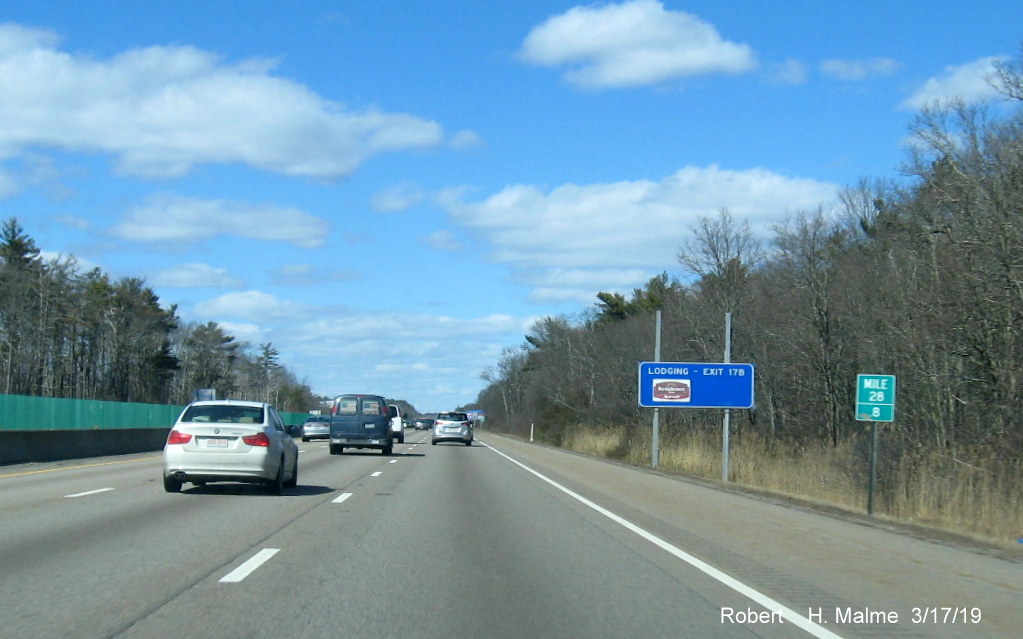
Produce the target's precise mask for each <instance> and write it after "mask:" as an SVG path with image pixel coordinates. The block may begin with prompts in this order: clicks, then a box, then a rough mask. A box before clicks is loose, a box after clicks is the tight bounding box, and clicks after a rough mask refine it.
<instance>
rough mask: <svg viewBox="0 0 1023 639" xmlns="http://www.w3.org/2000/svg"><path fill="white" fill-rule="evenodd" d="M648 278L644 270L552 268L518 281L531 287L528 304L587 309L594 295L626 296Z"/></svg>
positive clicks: (519, 278) (593, 300)
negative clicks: (573, 304) (572, 305)
mask: <svg viewBox="0 0 1023 639" xmlns="http://www.w3.org/2000/svg"><path fill="white" fill-rule="evenodd" d="M664 270H668V269H664ZM650 276H651V275H650V271H649V270H646V269H629V268H551V269H540V270H536V271H529V272H526V273H524V274H522V275H521V276H520V277H518V278H517V279H518V280H520V281H521V282H522V283H523V284H525V285H527V286H530V287H532V290H531V292H530V294H529V300H530V301H531V302H535V303H537V304H545V303H561V302H577V303H579V304H583V305H587V306H590V305H592V304H593V303H594V302H595V301H596V297H597V293H599V292H601V291H610V292H615V293H623V294H624V293H629V292H631V291H632V289H633V288H636V287H637V285H638V283H640V282H645V281H647V280H648V279H649V278H650Z"/></svg>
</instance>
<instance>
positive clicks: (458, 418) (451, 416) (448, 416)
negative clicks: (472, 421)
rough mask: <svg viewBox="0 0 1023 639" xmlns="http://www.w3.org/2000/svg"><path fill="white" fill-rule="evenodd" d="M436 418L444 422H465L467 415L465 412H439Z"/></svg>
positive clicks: (467, 418)
mask: <svg viewBox="0 0 1023 639" xmlns="http://www.w3.org/2000/svg"><path fill="white" fill-rule="evenodd" d="M437 419H442V420H444V421H446V422H467V421H469V416H468V415H466V414H465V413H441V414H440V415H437Z"/></svg>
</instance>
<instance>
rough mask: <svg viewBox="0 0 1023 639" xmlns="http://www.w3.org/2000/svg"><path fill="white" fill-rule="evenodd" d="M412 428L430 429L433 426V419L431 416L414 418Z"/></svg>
mask: <svg viewBox="0 0 1023 639" xmlns="http://www.w3.org/2000/svg"><path fill="white" fill-rule="evenodd" d="M412 428H414V429H416V430H430V429H431V428H433V420H432V419H430V418H429V417H420V418H419V419H416V420H413V422H412Z"/></svg>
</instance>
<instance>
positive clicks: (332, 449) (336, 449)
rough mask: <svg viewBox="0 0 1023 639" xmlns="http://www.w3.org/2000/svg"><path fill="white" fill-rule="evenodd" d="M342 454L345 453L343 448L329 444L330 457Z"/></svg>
mask: <svg viewBox="0 0 1023 639" xmlns="http://www.w3.org/2000/svg"><path fill="white" fill-rule="evenodd" d="M343 452H345V447H344V446H338V445H337V444H331V445H330V454H331V455H340V454H341V453H343Z"/></svg>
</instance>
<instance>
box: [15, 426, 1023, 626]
mask: <svg viewBox="0 0 1023 639" xmlns="http://www.w3.org/2000/svg"><path fill="white" fill-rule="evenodd" d="M480 440H482V441H480ZM405 441H406V443H405V444H399V445H396V446H395V454H394V455H392V456H389V457H388V456H382V455H380V454H379V453H377V452H375V451H374V452H366V453H365V454H363V453H360V452H358V451H356V452H353V453H351V454H345V455H343V456H330V455H329V454H328V452H327V449H326V443H325V442H316V441H313V442H309V443H303V444H300V445H299V446H300V449H301V451H302V452H301V454H300V458H299V459H300V466H299V468H300V471H299V485H298V487H297V488H294V489H288V490H285V494H284V495H282V496H270V495H266V494H265V493H264V492H263V491H262V489H261V488H260V487H256V486H246V485H239V484H211V485H208V486H205V487H202V488H197V487H192V486H186V487H185V489H184V491H183V492H182V493H180V494H168V493H165V492H164V490H163V487H162V484H161V479H160V469H161V460H160V456H159V454H142V455H126V456H119V457H106V458H99V459H83V460H76V461H71V462H60V463H52V464H31V465H14V466H0V637H3V638H4V639H22V638H24V639H40V638H49V637H53V638H55V639H56V638H65V637H69V638H79V637H80V638H83V639H89V638H93V637H104V638H105V637H117V638H157V637H159V638H171V639H189V638H196V639H199V638H203V639H206V638H210V637H217V638H230V637H238V638H247V639H250V638H257V637H289V638H292V639H294V638H306V637H309V638H313V637H315V638H329V637H486V638H491V637H493V638H499V637H509V638H512V637H514V638H523V637H526V638H531V639H539V638H546V637H573V638H584V637H628V638H642V637H675V638H702V637H708V638H710V637H713V638H718V637H725V638H730V637H744V638H749V637H764V638H787V637H794V638H796V637H817V638H820V639H832V638H834V637H842V638H845V639H852V638H872V637H897V638H913V637H921V638H931V637H939V638H944V637H963V638H966V637H971V638H972V637H998V638H1009V637H1019V636H1021V635H1023V606H1021V602H1023V564H1021V563H1019V559H1018V556H1014V555H1012V554H1010V553H1005V554H1002V553H998V552H995V551H990V550H987V551H985V550H983V549H981V548H971V547H967V546H964V545H960V544H956V543H953V542H950V541H941V540H940V539H927V538H922V537H921V536H920V535H914V534H910V533H909V532H907V531H905V530H903V529H900V528H898V527H895V526H892V525H868V524H866V523H864V522H863V521H862V520H861V519H858V518H855V517H843V516H839V515H835V514H827V513H823V512H819V511H818V510H815V509H810V508H807V507H799V506H794V505H792V504H787V503H785V502H783V501H781V500H778V499H772V498H766V497H758V496H752V495H746V494H742V493H739V492H735V491H728V490H721V489H718V488H715V487H713V486H708V485H702V484H700V483H694V482H689V481H684V480H681V479H679V478H674V477H669V476H666V475H663V474H660V473H657V472H652V471H649V470H644V469H636V468H631V467H627V466H624V465H620V464H615V463H609V462H606V461H601V460H596V459H592V458H589V457H585V456H582V455H577V454H572V453H566V452H564V451H559V450H555V449H550V448H546V447H542V446H538V445H533V444H528V443H525V442H521V441H516V440H513V439H508V438H504V437H498V436H495V435H491V434H489V433H482V434H478V440H477V441H476V442H475V443H474V445H473V446H472V447H465V446H462V445H459V444H442V445H438V446H431V445H430V444H429V434H428V433H422V432H414V431H408V432H407V435H406V440H405Z"/></svg>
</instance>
